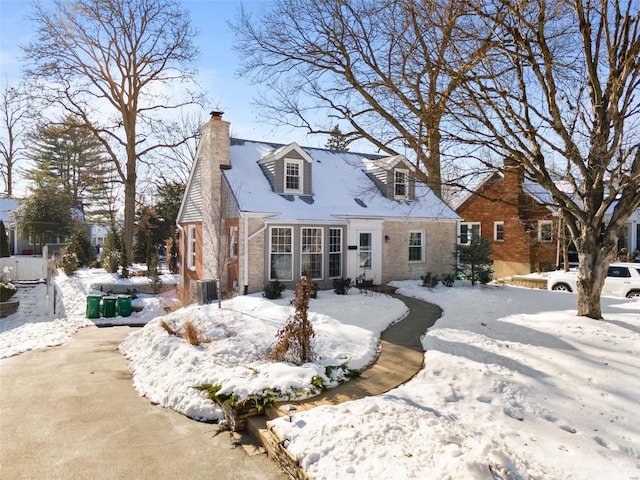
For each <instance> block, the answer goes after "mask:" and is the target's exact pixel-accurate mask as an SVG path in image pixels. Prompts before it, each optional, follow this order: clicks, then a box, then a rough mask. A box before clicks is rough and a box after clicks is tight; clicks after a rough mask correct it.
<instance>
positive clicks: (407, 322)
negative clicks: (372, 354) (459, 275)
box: [247, 294, 442, 479]
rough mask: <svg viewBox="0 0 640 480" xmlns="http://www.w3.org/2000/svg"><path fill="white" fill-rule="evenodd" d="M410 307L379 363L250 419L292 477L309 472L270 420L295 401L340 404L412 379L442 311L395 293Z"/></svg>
mask: <svg viewBox="0 0 640 480" xmlns="http://www.w3.org/2000/svg"><path fill="white" fill-rule="evenodd" d="M391 296H392V297H395V298H397V299H399V300H402V301H403V302H404V303H405V304H406V305H407V306H408V307H409V309H410V311H409V314H408V315H407V316H406V317H405V318H404V319H403V320H401V321H400V322H398V323H396V324H394V325H392V326H390V327H389V328H387V329H386V330H385V331H384V332H382V334H381V341H380V345H381V351H380V355H379V356H378V358H377V360H376V361H375V363H374V364H373V365H372V366H371V367H370V368H368V369H367V370H365V371H364V372H362V374H361V375H360V376H359V377H357V378H355V379H353V380H349V381H348V382H346V383H343V384H341V385H339V386H338V387H336V388H332V389H330V390H326V391H325V392H323V393H322V394H320V395H317V396H315V397H312V398H310V399H308V400H301V401H297V402H286V403H283V404H281V405H278V406H277V407H275V408H270V409H267V412H266V415H261V416H257V417H250V418H249V419H248V423H247V426H248V431H249V434H250V435H251V436H252V437H253V438H254V439H256V440H258V441H259V442H260V443H261V444H262V446H263V447H264V448H265V449H266V450H267V452H268V454H269V456H270V457H271V458H273V459H274V460H275V461H276V462H278V463H279V464H280V466H281V467H282V468H283V469H284V470H285V471H286V472H287V473H289V475H290V476H291V477H292V478H301V479H305V478H307V477H306V474H305V472H304V471H303V470H302V469H301V468H300V467H299V466H298V462H297V460H296V459H295V458H292V456H291V454H290V453H289V452H288V451H287V450H286V449H285V448H284V447H283V442H282V439H281V438H279V437H278V435H277V433H276V432H275V431H274V430H273V429H271V428H270V426H269V423H268V420H269V419H273V418H277V417H283V416H285V415H286V414H287V409H288V408H289V407H290V406H291V405H294V406H295V407H296V411H297V412H301V411H304V410H309V409H312V408H315V407H318V406H321V405H337V404H340V403H344V402H348V401H352V400H358V399H360V398H364V397H368V396H374V395H380V394H383V393H386V392H388V391H389V390H392V389H394V388H396V387H398V386H400V385H402V384H403V383H406V382H408V381H409V380H411V379H412V378H413V377H414V376H415V375H416V374H417V373H418V372H419V371H420V370H421V369H422V368H423V367H424V350H423V349H422V343H421V341H420V338H421V337H422V335H423V334H424V333H425V332H426V331H427V329H428V328H430V327H432V326H433V325H434V323H435V322H436V320H438V319H439V318H440V316H441V315H442V309H441V308H440V307H438V306H437V305H434V304H431V303H427V302H424V301H422V300H417V299H415V298H411V297H405V296H404V295H397V294H391Z"/></svg>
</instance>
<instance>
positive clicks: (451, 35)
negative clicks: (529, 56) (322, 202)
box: [232, 0, 490, 195]
mask: <svg viewBox="0 0 640 480" xmlns="http://www.w3.org/2000/svg"><path fill="white" fill-rule="evenodd" d="M232 27H233V29H234V31H235V33H236V36H237V40H238V41H237V42H236V45H237V49H238V51H239V52H241V53H242V58H243V61H244V67H243V69H242V71H241V74H250V75H251V78H252V79H253V80H254V81H255V82H256V83H259V84H262V85H265V86H266V87H267V88H268V89H269V92H270V98H264V99H261V100H260V105H261V106H262V107H263V112H264V114H265V116H266V117H267V118H268V119H270V120H272V121H274V122H276V123H281V124H282V123H284V124H289V125H293V126H295V127H302V128H305V129H306V130H307V131H309V132H310V133H320V134H326V135H331V132H332V129H333V127H334V126H335V123H336V120H337V121H340V123H341V128H344V129H345V130H344V131H343V138H344V140H345V141H346V142H347V144H348V143H349V142H352V141H354V140H357V139H366V140H368V141H370V142H371V143H373V144H374V145H375V146H376V147H378V148H379V149H380V150H381V151H383V152H386V153H388V154H389V155H396V154H398V153H405V150H406V149H408V150H409V151H410V152H412V153H413V156H414V157H415V158H414V159H415V161H416V165H417V166H418V167H419V169H420V170H419V171H421V172H423V173H424V174H425V175H424V176H423V178H422V179H423V180H425V181H426V183H427V184H428V185H429V186H430V187H431V189H432V190H433V191H434V192H436V193H437V194H438V195H440V194H441V184H442V175H441V143H442V142H443V134H442V131H441V127H442V125H443V121H444V119H445V118H446V115H447V111H448V110H447V109H448V105H449V98H450V96H451V95H452V94H453V92H455V91H456V90H457V89H458V88H459V87H460V85H461V82H463V81H464V80H465V78H466V75H465V74H467V73H468V72H469V71H470V70H471V69H472V68H473V67H474V66H475V65H476V64H477V63H478V62H479V60H480V59H482V58H483V56H484V54H485V52H486V50H487V49H488V47H489V45H490V43H489V38H490V37H489V34H487V33H485V31H484V30H483V28H484V26H483V25H481V24H480V23H479V22H477V19H476V18H474V17H473V16H472V8H471V7H470V6H469V5H467V2H466V1H464V0H434V1H429V2H421V1H414V0H376V1H370V0H354V1H349V2H345V1H343V0H277V1H275V2H274V6H273V8H272V9H271V10H269V11H267V12H266V13H264V14H262V15H260V16H257V17H252V16H251V15H249V14H248V13H246V12H245V11H242V12H241V13H240V15H239V17H238V19H237V20H236V22H235V24H234V25H232ZM317 118H322V119H323V120H324V121H318V120H316V119H317ZM399 150H402V151H399Z"/></svg>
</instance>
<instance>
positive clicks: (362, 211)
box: [223, 138, 459, 222]
mask: <svg viewBox="0 0 640 480" xmlns="http://www.w3.org/2000/svg"><path fill="white" fill-rule="evenodd" d="M287 147H288V146H287V145H280V144H272V143H266V142H256V141H250V140H240V139H234V138H232V139H231V147H230V162H231V169H229V170H224V172H223V174H224V176H225V178H226V180H227V182H228V184H229V186H230V187H231V190H232V191H233V194H234V196H235V198H236V201H237V203H238V206H239V208H240V210H241V211H243V212H255V213H263V214H268V215H271V216H272V217H273V219H275V220H278V221H300V220H306V221H328V222H332V221H336V222H337V221H341V219H342V218H344V217H359V218H371V217H379V218H388V217H411V218H437V219H451V220H457V219H458V218H459V217H458V215H457V214H456V213H455V212H454V211H453V210H452V209H451V208H450V207H449V206H447V205H446V204H445V203H444V202H443V201H442V200H441V199H440V198H438V197H437V196H436V195H435V194H434V193H433V191H432V190H431V189H430V188H428V187H427V186H426V185H424V184H421V183H416V200H413V201H397V200H390V199H387V198H385V197H384V196H383V195H382V193H381V191H380V190H379V189H378V188H377V187H376V185H375V184H374V183H373V181H372V180H371V178H370V177H369V176H368V175H367V174H366V170H367V168H370V166H371V163H372V161H373V160H375V161H376V163H378V164H379V162H380V161H381V160H382V159H383V158H384V157H382V156H376V155H366V154H360V153H351V152H337V151H332V150H324V149H319V148H309V147H302V150H303V151H304V152H305V153H306V154H308V155H309V157H310V158H311V159H312V169H313V173H312V175H313V178H312V184H313V195H312V196H296V195H281V194H278V193H275V192H274V191H273V188H272V186H271V184H270V183H269V180H268V179H267V178H266V177H265V175H264V173H263V170H262V169H261V167H260V163H261V160H262V159H264V158H267V157H273V156H274V154H275V153H276V150H279V149H284V150H286V149H287ZM392 158H395V157H392Z"/></svg>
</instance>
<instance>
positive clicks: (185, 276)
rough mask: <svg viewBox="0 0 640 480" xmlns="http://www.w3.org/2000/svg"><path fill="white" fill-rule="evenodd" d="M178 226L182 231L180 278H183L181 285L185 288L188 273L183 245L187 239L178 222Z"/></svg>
mask: <svg viewBox="0 0 640 480" xmlns="http://www.w3.org/2000/svg"><path fill="white" fill-rule="evenodd" d="M176 226H177V227H178V230H179V231H180V277H181V278H180V283H181V284H182V286H185V285H186V283H187V272H186V270H185V263H184V245H182V243H183V242H184V239H185V236H184V235H185V233H184V228H182V227H181V226H180V224H179V223H177V222H176Z"/></svg>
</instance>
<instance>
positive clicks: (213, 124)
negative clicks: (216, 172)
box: [202, 110, 231, 170]
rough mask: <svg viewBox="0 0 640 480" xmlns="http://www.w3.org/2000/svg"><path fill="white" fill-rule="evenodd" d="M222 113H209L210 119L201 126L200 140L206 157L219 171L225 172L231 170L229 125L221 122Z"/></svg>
mask: <svg viewBox="0 0 640 480" xmlns="http://www.w3.org/2000/svg"><path fill="white" fill-rule="evenodd" d="M223 113H224V112H219V111H216V110H214V111H213V112H211V114H210V115H211V119H210V120H209V121H208V122H207V123H205V124H204V125H203V126H202V140H203V142H205V145H206V149H207V153H206V155H207V156H208V157H210V158H211V160H213V163H214V164H217V165H218V167H219V168H220V169H223V170H225V169H229V168H231V163H230V161H229V144H230V142H229V126H230V123H229V122H225V121H224V120H222V115H223ZM203 153H204V152H203Z"/></svg>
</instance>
